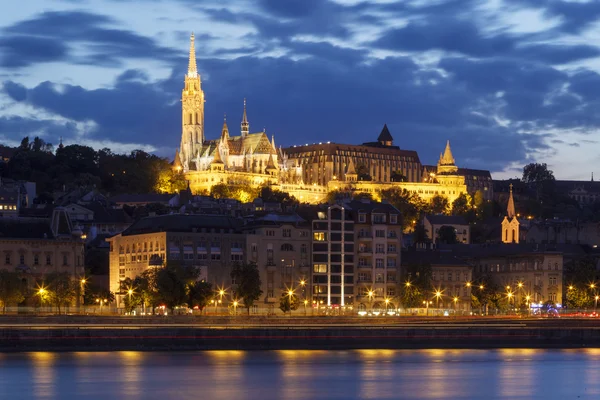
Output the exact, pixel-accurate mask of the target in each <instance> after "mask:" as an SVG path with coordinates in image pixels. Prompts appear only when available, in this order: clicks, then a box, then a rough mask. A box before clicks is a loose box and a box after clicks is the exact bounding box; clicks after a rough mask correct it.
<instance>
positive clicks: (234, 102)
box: [0, 0, 600, 180]
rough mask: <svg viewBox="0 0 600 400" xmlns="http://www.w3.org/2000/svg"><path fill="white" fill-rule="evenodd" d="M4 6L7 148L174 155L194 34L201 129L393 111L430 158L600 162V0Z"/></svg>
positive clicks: (286, 134)
mask: <svg viewBox="0 0 600 400" xmlns="http://www.w3.org/2000/svg"><path fill="white" fill-rule="evenodd" d="M24 4H25V2H23V1H21V2H17V1H2V2H1V4H0V82H1V86H0V143H3V144H7V145H17V144H18V143H19V142H20V140H21V138H22V137H23V136H26V135H30V136H36V135H37V136H40V137H42V138H43V139H44V140H46V141H47V142H50V143H53V144H55V145H56V144H58V140H59V137H60V136H62V137H63V138H64V139H63V140H64V143H65V144H72V143H80V144H87V145H91V146H93V147H95V148H102V147H109V148H111V149H112V150H113V151H116V152H126V151H130V150H133V149H136V148H141V149H143V150H146V151H153V152H155V153H156V154H158V155H161V156H169V157H170V158H172V157H173V154H174V151H175V147H176V146H178V144H179V141H180V132H181V128H180V127H181V122H180V118H181V114H180V102H179V99H180V96H181V90H182V87H183V77H184V74H185V73H186V70H187V58H188V46H189V35H190V33H191V32H192V31H193V32H194V33H195V35H196V49H197V58H198V69H199V72H200V74H201V77H202V85H203V89H204V91H205V94H206V99H207V101H206V105H205V106H206V111H205V118H206V130H205V133H206V136H207V138H208V139H213V138H217V137H218V135H219V134H220V130H221V125H222V123H223V114H224V113H227V121H228V124H229V129H230V132H231V133H232V134H239V123H240V120H241V114H242V105H243V99H244V97H246V98H247V101H248V117H249V120H250V130H251V131H252V132H256V131H262V130H263V128H264V129H266V132H267V134H268V135H269V137H270V136H271V135H275V141H276V144H277V145H282V146H287V145H293V144H305V143H313V142H320V141H328V140H330V141H333V142H340V143H357V144H358V143H362V142H367V141H372V140H375V139H376V138H377V135H378V134H379V132H380V131H381V128H382V126H383V124H384V123H387V125H388V127H389V129H390V131H391V133H392V135H393V136H394V139H395V144H397V145H399V146H400V147H401V148H404V149H410V150H416V151H418V153H419V156H420V158H421V162H422V163H424V164H433V163H435V162H436V160H437V157H439V153H440V152H441V151H443V149H444V145H445V142H446V140H448V139H449V140H450V141H451V144H452V148H453V151H454V156H455V158H456V161H457V164H458V165H459V166H461V167H470V168H482V169H489V170H491V171H492V173H493V176H494V178H505V177H514V176H520V175H521V169H522V167H523V165H525V164H526V163H529V162H534V161H535V162H547V163H548V164H549V166H550V168H551V169H553V170H554V172H555V175H556V176H557V178H560V179H585V180H587V179H589V177H590V174H591V172H592V171H594V168H595V167H596V166H597V165H598V164H599V159H600V144H599V143H598V141H599V140H600V137H599V135H598V128H599V127H600V75H599V74H598V72H599V71H600V48H599V47H598V46H597V44H598V43H599V42H600V40H599V39H600V2H598V1H588V2H586V1H575V0H570V1H566V0H565V1H559V0H547V1H538V0H490V1H486V0H476V1H469V0H447V1H434V0H429V1H426V0H421V1H418V0H415V1H401V2H400V1H399V2H391V1H376V0H372V1H354V0H335V1H333V0H256V1H248V0H227V1H222V0H220V1H214V0H168V1H167V0H118V1H117V0H105V1H99V0H89V1H85V0H77V1H76V0H63V1H48V0H26V6H25V5H24ZM595 172H597V175H598V176H600V170H598V169H597V170H596V171H595Z"/></svg>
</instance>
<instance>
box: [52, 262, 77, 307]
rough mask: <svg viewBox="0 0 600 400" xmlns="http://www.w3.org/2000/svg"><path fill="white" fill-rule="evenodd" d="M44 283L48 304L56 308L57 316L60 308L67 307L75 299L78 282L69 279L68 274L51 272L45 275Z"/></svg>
mask: <svg viewBox="0 0 600 400" xmlns="http://www.w3.org/2000/svg"><path fill="white" fill-rule="evenodd" d="M45 283H46V285H47V290H48V295H49V300H50V303H51V304H53V305H55V306H56V307H57V309H58V313H59V314H60V313H61V310H60V308H61V306H64V307H67V306H69V305H71V304H72V303H73V302H74V301H75V299H76V298H77V291H78V289H79V282H75V281H74V280H73V279H71V275H70V274H69V273H68V272H52V273H50V274H48V275H46V278H45Z"/></svg>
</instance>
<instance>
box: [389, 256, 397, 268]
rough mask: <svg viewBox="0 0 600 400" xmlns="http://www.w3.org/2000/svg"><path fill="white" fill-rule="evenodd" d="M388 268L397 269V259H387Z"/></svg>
mask: <svg viewBox="0 0 600 400" xmlns="http://www.w3.org/2000/svg"><path fill="white" fill-rule="evenodd" d="M387 266H388V267H392V268H394V267H396V259H395V258H388V259H387Z"/></svg>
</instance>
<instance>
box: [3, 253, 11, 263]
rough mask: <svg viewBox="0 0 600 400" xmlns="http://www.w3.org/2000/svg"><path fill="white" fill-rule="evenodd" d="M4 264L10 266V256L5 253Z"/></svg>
mask: <svg viewBox="0 0 600 400" xmlns="http://www.w3.org/2000/svg"><path fill="white" fill-rule="evenodd" d="M4 264H8V265H10V254H9V253H6V254H5V255H4Z"/></svg>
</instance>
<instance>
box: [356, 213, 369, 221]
mask: <svg viewBox="0 0 600 400" xmlns="http://www.w3.org/2000/svg"><path fill="white" fill-rule="evenodd" d="M358 222H362V223H365V222H367V215H366V214H365V213H359V214H358Z"/></svg>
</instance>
